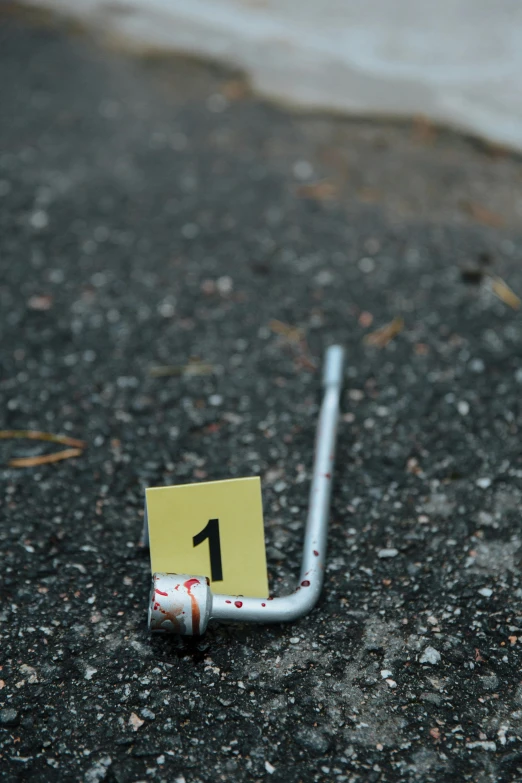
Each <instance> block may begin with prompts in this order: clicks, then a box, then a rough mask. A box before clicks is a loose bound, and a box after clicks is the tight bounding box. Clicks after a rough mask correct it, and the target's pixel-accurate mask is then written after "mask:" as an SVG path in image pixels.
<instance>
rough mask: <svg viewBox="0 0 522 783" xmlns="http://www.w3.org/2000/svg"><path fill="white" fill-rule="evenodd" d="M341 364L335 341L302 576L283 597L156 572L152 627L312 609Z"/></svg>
mask: <svg viewBox="0 0 522 783" xmlns="http://www.w3.org/2000/svg"><path fill="white" fill-rule="evenodd" d="M343 366H344V350H343V348H342V347H341V346H339V345H332V346H331V347H330V348H328V350H327V352H326V357H325V364H324V372H323V388H324V397H323V402H322V405H321V411H320V413H319V421H318V425H317V436H316V444H315V457H314V467H313V476H312V486H311V488H310V505H309V510H308V518H307V522H306V531H305V538H304V547H303V560H302V566H301V575H300V577H299V583H298V585H297V587H296V589H295V591H294V592H293V593H291V594H290V595H286V596H282V597H279V598H272V597H270V598H245V597H243V596H237V595H218V594H216V595H214V594H213V593H212V590H211V589H210V586H209V585H208V582H207V579H206V577H204V576H191V575H189V574H164V573H156V574H153V577H152V589H151V594H150V602H149V629H150V630H151V631H160V632H167V633H180V634H183V635H186V636H192V635H200V634H203V633H204V632H205V630H206V628H207V625H208V622H209V620H220V621H222V622H229V621H239V622H247V623H283V622H290V621H292V620H297V619H298V618H300V617H303V615H305V614H308V612H310V610H311V609H313V607H314V606H315V604H316V603H317V600H318V598H319V595H320V593H321V587H322V584H323V575H324V566H325V557H326V539H327V533H328V516H329V511H330V496H331V488H332V477H333V468H334V459H335V441H336V435H337V422H338V419H339V400H340V395H341V388H342V380H343Z"/></svg>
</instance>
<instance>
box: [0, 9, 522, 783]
mask: <svg viewBox="0 0 522 783" xmlns="http://www.w3.org/2000/svg"><path fill="white" fill-rule="evenodd" d="M0 106H1V117H0V328H1V345H2V351H1V357H0V361H1V372H0V398H1V405H0V410H1V417H2V422H1V427H2V429H3V430H8V431H20V430H22V431H27V430H39V431H45V432H49V433H54V434H61V435H65V436H68V437H69V438H72V439H73V440H81V441H83V442H84V444H85V446H83V445H81V444H80V445H79V446H74V445H73V446H71V444H69V445H65V446H64V445H60V444H53V443H49V442H42V441H37V440H22V439H20V438H13V437H10V438H6V439H4V440H0V463H1V468H0V470H1V484H0V487H1V493H2V497H3V502H2V513H1V527H0V553H1V577H0V586H1V596H2V601H1V606H0V620H1V625H0V659H1V660H0V666H1V669H0V701H1V706H0V768H1V775H2V780H5V781H6V782H9V783H10V782H11V781H24V782H25V781H31V782H32V781H50V782H51V783H52V782H53V781H68V780H71V781H73V780H81V781H85V783H97V781H107V783H138V781H151V782H154V781H158V782H159V781H165V782H166V783H174V781H176V783H183V781H185V783H207V782H208V783H210V782H212V783H215V781H281V782H283V781H284V783H298V782H299V781H303V783H308V781H335V783H337V781H338V782H339V783H378V782H382V783H388V782H389V783H393V782H395V781H405V782H409V781H411V782H412V783H413V782H415V783H423V782H424V781H426V782H429V781H437V783H440V781H454V780H455V781H457V780H458V781H473V782H474V783H490V782H491V783H503V782H504V781H518V780H520V779H521V778H522V684H521V675H520V667H521V663H522V653H521V649H522V585H521V580H520V567H521V558H522V548H521V544H522V541H521V534H520V522H519V519H520V506H521V498H522V447H521V445H520V427H521V426H522V409H521V404H520V399H521V390H522V387H521V384H522V326H521V318H522V316H521V312H520V310H519V309H518V307H519V305H520V301H519V299H518V295H520V294H521V293H522V267H521V260H522V235H521V232H520V219H521V215H522V195H521V184H522V162H521V160H520V158H517V157H515V156H511V155H510V154H508V153H507V152H505V151H503V150H500V149H496V148H492V147H488V146H485V145H484V144H482V143H480V142H478V141H477V140H474V139H468V138H464V137H462V136H459V135H458V134H456V133H452V132H450V131H445V130H441V129H438V128H433V127H432V126H431V125H429V124H428V123H427V122H425V121H423V120H422V119H420V118H419V119H418V120H416V121H415V122H413V123H408V124H404V123H402V124H401V123H396V122H393V121H391V120H390V121H384V120H383V121H382V122H377V121H370V120H357V119H353V120H349V119H343V118H340V117H328V116H325V115H313V114H310V113H307V114H299V113H295V112H293V113H292V112H289V111H287V110H285V108H284V107H277V106H273V105H270V104H268V103H266V102H262V101H260V100H258V99H257V98H256V97H255V96H254V95H252V94H251V92H250V90H249V89H248V85H247V84H245V82H244V80H243V79H242V78H241V76H240V75H239V74H237V73H232V72H228V71H226V70H222V69H218V68H216V67H212V66H210V65H205V64H202V63H198V62H195V61H194V62H191V61H189V60H186V59H183V58H165V57H162V56H161V54H160V53H149V54H148V55H147V56H140V57H138V56H134V55H130V54H129V53H125V52H122V51H119V50H118V48H117V47H116V46H115V44H114V42H112V44H111V45H109V42H106V41H105V42H100V41H97V40H96V39H95V37H92V36H91V35H90V34H88V33H86V32H85V31H81V30H79V29H77V27H76V26H74V27H73V26H72V25H70V24H67V23H64V22H60V21H56V20H53V19H51V18H48V17H46V16H44V15H41V14H28V15H27V14H21V13H20V12H19V11H14V10H13V9H12V8H11V9H9V8H5V7H4V10H3V11H2V14H1V16H0ZM517 294H518V295H517ZM333 342H341V343H342V344H343V345H345V346H346V350H347V370H346V390H345V392H344V394H343V399H342V422H341V428H340V432H339V456H338V465H337V469H336V473H335V481H334V493H333V508H332V516H331V534H330V548H329V554H328V563H327V569H326V579H325V587H324V593H323V596H322V599H321V601H320V604H319V606H318V607H317V608H316V610H315V611H313V612H312V613H311V614H310V615H309V616H308V617H306V618H304V619H303V620H301V621H300V622H297V623H295V624H293V625H289V626H280V627H279V626H273V627H264V626H258V627H255V626H249V625H236V626H225V625H217V624H213V625H211V627H210V629H209V631H208V632H207V633H206V634H205V636H204V637H201V638H196V639H193V640H188V641H187V640H183V639H180V638H176V637H173V638H168V637H154V638H151V637H150V636H149V634H148V632H147V626H146V608H147V597H148V589H149V580H150V566H149V561H148V556H147V553H146V552H145V551H144V550H143V549H141V548H140V547H139V546H138V545H137V544H138V540H139V536H140V531H141V524H142V519H143V496H144V488H145V487H147V486H160V485H164V484H174V483H180V482H182V483H183V482H192V481H202V480H213V479H221V478H228V477H234V476H249V475H260V476H261V477H262V486H263V501H264V514H265V531H266V543H267V557H268V569H269V579H270V585H271V590H272V591H273V593H274V594H275V595H278V594H283V593H284V591H285V590H287V589H291V586H292V585H293V583H294V579H295V577H296V574H297V572H298V568H299V557H300V550H301V540H302V532H303V523H304V519H305V516H306V508H307V493H308V482H309V477H310V468H311V461H312V455H313V445H314V429H315V424H316V417H317V411H318V403H319V402H320V371H319V367H320V360H321V356H322V353H323V351H324V349H325V347H326V346H328V345H329V344H331V343H333ZM64 447H65V448H76V449H77V451H78V453H77V454H76V456H69V458H66V459H62V460H61V461H57V462H51V463H46V462H45V460H42V457H45V456H46V455H49V454H51V453H55V452H58V451H60V450H61V449H63V448H64ZM25 458H32V459H33V463H34V464H33V465H32V466H30V465H29V466H28V465H24V463H23V462H22V466H21V467H16V466H13V465H12V464H10V463H11V462H12V461H13V460H19V459H22V460H24V459H25Z"/></svg>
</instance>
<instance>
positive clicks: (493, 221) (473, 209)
mask: <svg viewBox="0 0 522 783" xmlns="http://www.w3.org/2000/svg"><path fill="white" fill-rule="evenodd" d="M465 208H466V210H467V212H468V213H469V214H470V216H471V217H472V218H473V220H476V221H477V223H483V224H484V225H485V226H491V227H492V228H502V226H503V225H504V218H503V217H502V215H499V214H498V212H492V211H491V210H490V209H488V208H487V207H484V206H482V204H478V203H477V202H476V201H468V202H466V204H465Z"/></svg>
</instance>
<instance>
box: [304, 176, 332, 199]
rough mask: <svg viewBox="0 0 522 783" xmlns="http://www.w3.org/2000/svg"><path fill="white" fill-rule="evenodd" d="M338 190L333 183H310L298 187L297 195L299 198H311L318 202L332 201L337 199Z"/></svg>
mask: <svg viewBox="0 0 522 783" xmlns="http://www.w3.org/2000/svg"><path fill="white" fill-rule="evenodd" d="M337 193H338V188H337V186H336V185H334V183H333V182H328V181H326V180H323V181H322V182H309V183H306V184H304V185H298V186H297V187H296V189H295V194H296V196H297V197H298V198H310V199H315V200H316V201H331V200H332V199H334V198H337Z"/></svg>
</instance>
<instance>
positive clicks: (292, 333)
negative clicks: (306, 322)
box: [268, 319, 304, 343]
mask: <svg viewBox="0 0 522 783" xmlns="http://www.w3.org/2000/svg"><path fill="white" fill-rule="evenodd" d="M268 326H269V327H270V329H271V330H272V331H273V332H275V333H276V334H280V335H282V336H283V337H286V339H287V340H289V341H290V342H291V343H300V342H301V341H302V340H304V332H303V330H302V329H300V328H299V327H298V326H290V324H285V323H283V321H278V320H277V319H273V320H272V321H270V323H269V324H268Z"/></svg>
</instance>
